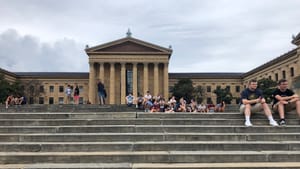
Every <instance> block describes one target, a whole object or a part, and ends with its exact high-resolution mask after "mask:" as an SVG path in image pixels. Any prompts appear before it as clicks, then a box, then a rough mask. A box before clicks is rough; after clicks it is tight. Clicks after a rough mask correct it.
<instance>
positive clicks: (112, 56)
mask: <svg viewBox="0 0 300 169" xmlns="http://www.w3.org/2000/svg"><path fill="white" fill-rule="evenodd" d="M85 51H86V53H87V55H88V56H89V66H90V72H89V101H90V102H91V103H92V104H94V103H98V102H99V101H98V97H97V88H96V87H97V82H98V80H101V81H102V82H104V85H105V88H106V89H107V91H108V93H109V94H108V98H107V100H108V101H109V102H108V103H110V104H125V100H124V98H125V97H126V95H127V94H128V93H132V94H133V95H134V96H138V95H143V94H144V93H146V91H151V92H152V93H153V94H162V95H164V96H167V95H168V88H169V81H168V80H167V79H169V71H168V65H169V59H170V56H171V54H172V50H171V49H169V48H163V47H160V46H157V45H154V44H150V43H147V42H144V41H141V40H138V39H135V38H132V37H131V36H130V35H128V36H127V37H126V38H123V39H119V40H117V41H113V42H110V43H106V44H103V45H99V46H95V47H91V48H86V50H85Z"/></svg>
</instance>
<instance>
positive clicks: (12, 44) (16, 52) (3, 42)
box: [0, 29, 88, 72]
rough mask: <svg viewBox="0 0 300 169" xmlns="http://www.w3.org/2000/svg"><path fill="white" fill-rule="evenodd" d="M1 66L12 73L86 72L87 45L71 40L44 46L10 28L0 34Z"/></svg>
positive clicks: (36, 39)
mask: <svg viewBox="0 0 300 169" xmlns="http://www.w3.org/2000/svg"><path fill="white" fill-rule="evenodd" d="M0 58H1V62H0V67H1V68H4V69H7V70H9V71H69V72H74V71H87V69H88V66H87V63H88V56H87V55H86V54H85V53H84V45H82V44H80V43H77V42H75V41H74V40H72V39H66V38H65V39H61V40H58V41H56V42H54V43H44V42H41V41H40V40H39V39H38V38H36V37H33V36H29V35H26V36H21V35H20V34H19V33H18V32H17V31H16V30H13V29H10V30H7V31H5V32H3V33H2V34H0Z"/></svg>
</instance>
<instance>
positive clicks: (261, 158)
mask: <svg viewBox="0 0 300 169" xmlns="http://www.w3.org/2000/svg"><path fill="white" fill-rule="evenodd" d="M299 159H300V151H138V152H125V151H122V152H0V163H1V164H23V163H25V164H26V163H46V162H47V163H53V162H55V163H93V162H103V163H219V162H278V161H282V162H298V161H299Z"/></svg>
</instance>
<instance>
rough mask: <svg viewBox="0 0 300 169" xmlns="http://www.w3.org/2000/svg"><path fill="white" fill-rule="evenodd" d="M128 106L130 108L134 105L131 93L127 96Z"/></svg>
mask: <svg viewBox="0 0 300 169" xmlns="http://www.w3.org/2000/svg"><path fill="white" fill-rule="evenodd" d="M126 104H127V106H128V107H131V106H132V105H133V104H134V96H132V94H131V93H129V94H128V95H127V96H126Z"/></svg>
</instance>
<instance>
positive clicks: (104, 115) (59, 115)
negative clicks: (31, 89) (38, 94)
mask: <svg viewBox="0 0 300 169" xmlns="http://www.w3.org/2000/svg"><path fill="white" fill-rule="evenodd" d="M111 118H141V119H145V118H151V119H153V118H159V119H166V118H167V119H170V118H192V119H201V118H209V119H214V118H216V119H244V115H243V114H241V113H239V112H222V113H179V112H176V113H143V112H30V113H28V112H11V113H10V112H2V113H0V119H111ZM274 118H276V119H278V118H279V116H278V114H274ZM286 118H287V119H297V118H298V116H297V115H296V113H295V112H289V113H287V114H286ZM251 119H267V118H266V117H265V115H264V114H262V113H257V114H253V115H252V116H251Z"/></svg>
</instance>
